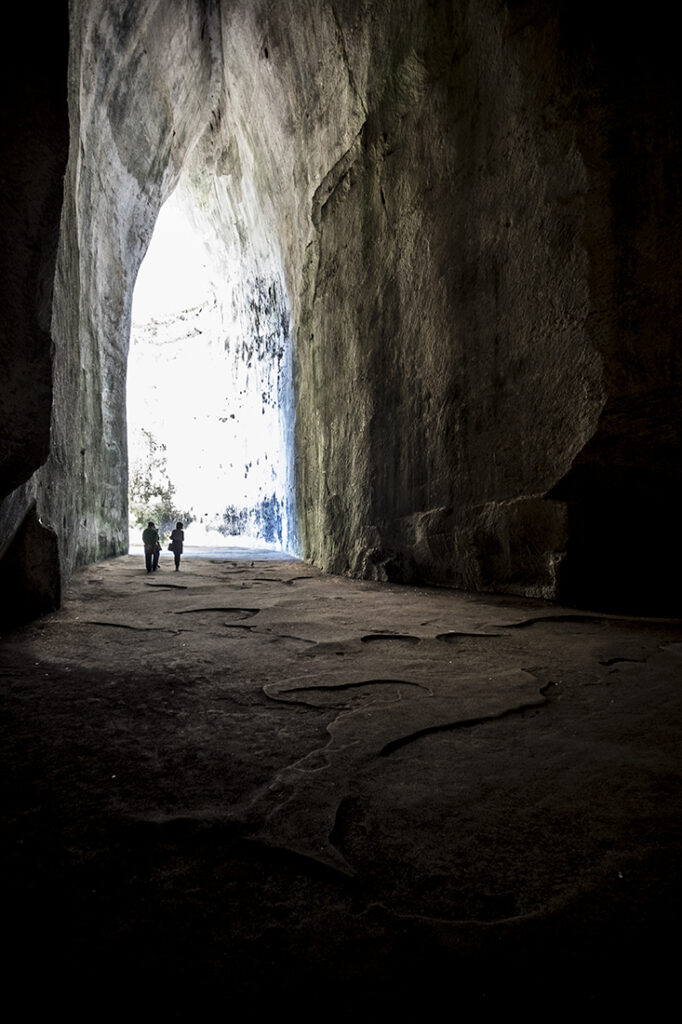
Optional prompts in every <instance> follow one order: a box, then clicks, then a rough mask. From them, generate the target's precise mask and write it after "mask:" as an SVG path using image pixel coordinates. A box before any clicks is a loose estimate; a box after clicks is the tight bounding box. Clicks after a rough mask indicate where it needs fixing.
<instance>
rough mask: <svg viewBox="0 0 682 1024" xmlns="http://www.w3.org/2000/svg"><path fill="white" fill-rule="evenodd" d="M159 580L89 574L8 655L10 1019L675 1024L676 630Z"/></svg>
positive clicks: (7, 638)
mask: <svg viewBox="0 0 682 1024" xmlns="http://www.w3.org/2000/svg"><path fill="white" fill-rule="evenodd" d="M171 566H172V560H171V558H170V556H168V557H164V558H162V561H161V569H160V570H159V572H158V573H157V574H156V576H154V577H153V578H151V579H150V577H149V576H148V575H147V574H146V572H145V570H144V562H143V559H142V558H141V557H137V558H134V557H124V558H119V559H113V560H109V561H107V562H102V563H98V564H95V565H93V566H91V567H88V568H86V569H83V570H80V571H78V572H77V573H76V575H75V576H74V578H73V581H72V583H71V586H70V589H69V592H68V596H67V600H66V601H65V603H64V607H63V608H62V610H61V611H60V612H58V613H55V614H51V615H48V616H46V617H44V618H43V619H42V620H41V621H40V622H39V623H37V624H34V625H32V626H28V627H26V628H25V629H24V630H22V631H20V632H15V633H13V634H7V633H5V634H4V636H3V639H2V641H1V642H0V677H1V678H2V699H3V714H4V720H5V722H6V728H5V729H4V730H3V740H2V755H3V769H4V777H5V778H7V779H10V780H12V785H11V787H10V788H9V790H8V792H7V794H6V796H5V798H4V799H3V836H4V840H5V844H6V845H5V848H4V849H5V850H6V854H5V855H4V856H5V860H4V861H3V872H2V877H3V884H4V885H5V886H6V888H5V890H4V892H3V908H4V913H5V919H6V927H7V928H8V930H9V931H10V933H11V935H12V947H11V949H10V950H9V951H8V953H6V954H5V955H6V958H7V960H6V966H8V967H9V969H8V970H7V982H6V991H7V993H8V995H9V994H10V993H11V992H12V991H14V989H13V986H14V985H17V986H21V992H22V999H23V1000H24V1005H25V1006H27V1007H29V1006H31V1005H32V1003H40V1006H41V1007H44V1006H48V1005H49V1007H51V1008H52V1010H53V1011H54V1009H55V1007H58V1006H61V1005H62V1004H63V1005H64V1006H68V1007H69V1009H70V1013H71V1015H72V1017H73V1015H74V1014H76V1016H75V1017H74V1019H81V1017H80V1014H81V1012H84V1013H85V1014H88V1013H89V1014H90V1016H91V1013H92V1005H93V1003H92V1000H93V999H95V1000H96V1001H97V1000H102V999H103V998H104V996H103V994H102V993H106V1000H107V1003H106V1011H107V1012H111V1014H112V1016H114V1015H116V1012H118V1011H120V1010H122V1008H124V1007H125V1006H126V1005H130V1000H131V999H133V1000H134V1002H135V1005H136V1006H137V1007H138V1009H144V1010H145V1011H146V1010H149V1011H150V1012H156V1013H161V1012H163V1013H164V1015H166V1013H170V1014H171V1019H172V1018H173V1016H175V1015H185V1016H186V1015H187V1013H194V1014H195V1015H196V1014H197V1013H199V1015H200V1016H201V1015H202V1014H203V1013H204V1012H207V1011H208V1009H209V1008H211V1009H215V1008H216V1007H218V1008H220V1009H221V1010H228V1009H230V1008H232V1009H233V1010H234V1009H235V1007H236V1006H237V1005H243V1006H245V1007H246V1011H248V1012H246V1011H245V1016H247V1017H248V1013H251V1014H252V1015H253V1017H254V1019H256V1018H257V1017H258V1015H259V1014H263V1013H265V1012H266V1011H267V1012H271V1011H274V1010H279V1011H281V1009H282V1007H283V1006H284V1005H286V1006H287V1007H288V1008H291V1007H297V1012H298V1015H299V1017H302V1018H303V1019H312V1018H313V1016H315V1017H317V1016H319V1013H320V1009H319V1007H320V1005H324V1006H325V1010H324V1015H325V1017H329V1019H332V1020H343V1019H347V1018H348V1015H349V1013H351V1012H353V1011H354V1012H356V1013H357V1014H358V1015H359V1017H360V1019H363V1020H371V1019H383V1016H384V1015H385V1014H386V1013H390V1014H391V1015H392V1016H396V1017H397V1019H404V1017H405V1016H406V1015H407V1014H408V1012H409V1013H410V1014H411V1015H413V1014H416V1013H419V1012H421V1013H424V1012H427V1013H430V1012H431V1010H433V1012H434V1013H435V1012H436V1009H437V1008H438V1007H439V1005H440V1004H441V1002H442V999H443V998H447V999H449V1000H451V1001H453V1002H456V1004H457V1007H458V1009H459V1010H461V1011H462V1012H464V1011H466V1012H467V1013H473V1012H477V1011H478V1010H480V1007H481V1006H484V1007H486V1008H494V1009H495V1010H500V1011H502V1010H506V1011H509V1010H511V1009H514V1010H516V1009H523V1010H524V1012H525V1014H526V1016H528V1015H531V1017H532V1019H534V1018H535V1015H539V1014H541V1015H542V1016H544V1015H545V1014H546V1012H547V1006H548V1005H551V1000H552V999H556V998H557V993H561V1001H562V1006H563V1007H564V1008H565V1009H567V1008H570V1009H571V1010H572V1011H575V1012H578V1010H579V1009H580V1008H581V1007H584V1006H586V1005H589V1006H591V1007H593V1008H598V1009H600V1010H602V1009H603V1010H604V1011H606V1010H607V1009H610V1010H611V1011H616V1010H618V1011H620V1010H624V1009H625V1008H626V1007H629V1008H630V1009H632V1008H633V1007H637V1008H641V1009H642V1010H646V1009H648V1012H650V1013H651V1012H653V1013H654V1014H656V1013H657V1012H658V1010H659V1009H660V1011H661V1013H664V1012H665V1008H666V1005H667V1000H668V999H669V998H670V995H671V994H673V989H674V986H675V984H676V973H675V970H674V966H675V962H676V961H675V957H676V948H675V944H674V942H671V940H670V934H671V933H672V932H673V931H674V925H675V922H676V920H677V918H678V916H679V911H680V907H679V887H678V865H679V856H680V832H679V800H678V796H679V783H680V765H679V756H678V751H679V728H680V724H681V723H680V712H681V705H680V693H679V684H680V667H681V660H680V659H681V654H682V642H681V639H682V633H681V632H680V622H679V621H677V622H673V621H664V620H653V619H649V620H636V619H632V618H627V617H617V616H604V615H595V614H579V613H576V612H575V611H571V610H570V609H565V608H561V607H556V606H555V607H548V606H547V605H545V604H543V603H542V602H540V601H529V600H525V601H524V600H521V599H516V598H502V597H487V598H482V597H473V596H466V595H461V594H460V595H456V594H454V593H452V592H447V591H443V590H437V589H429V588H412V587H404V586H393V585H390V584H388V585H385V584H378V583H374V582H367V581H353V580H348V579H344V578H339V577H331V576H329V575H324V574H322V573H321V572H320V571H319V570H316V569H314V568H312V567H309V566H306V565H305V564H302V563H301V562H295V561H288V562H287V561H269V562H260V563H258V562H255V563H254V564H249V563H248V562H246V563H245V562H230V561H229V560H226V561H213V562H211V561H208V560H202V559H189V558H188V559H184V560H183V563H182V568H181V571H180V573H175V572H173V571H172V568H171ZM369 636H375V637H376V640H374V641H372V642H367V637H369ZM444 636H446V637H449V638H450V639H449V640H448V642H443V640H442V637H444ZM406 637H409V638H411V641H412V642H408V641H407V640H406V639H405V638H406ZM36 976H39V977H40V978H41V985H40V986H32V985H31V984H30V980H31V979H32V978H34V977H36ZM321 1000H322V1003H321V1002H320V1001H321Z"/></svg>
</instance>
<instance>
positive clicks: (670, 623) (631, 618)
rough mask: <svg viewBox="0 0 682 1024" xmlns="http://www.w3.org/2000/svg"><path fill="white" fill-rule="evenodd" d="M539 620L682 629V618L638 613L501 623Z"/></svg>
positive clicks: (513, 625) (511, 625) (517, 625)
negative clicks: (649, 615)
mask: <svg viewBox="0 0 682 1024" xmlns="http://www.w3.org/2000/svg"><path fill="white" fill-rule="evenodd" d="M539 622H585V623H588V624H589V623H597V624H599V623H602V624H604V625H607V624H611V623H616V624H618V623H619V622H623V623H625V624H627V625H642V626H665V627H666V629H671V628H672V629H682V619H656V618H641V617H638V616H636V615H540V616H538V617H537V618H534V619H523V620H522V621H521V622H503V623H500V629H525V628H526V627H527V626H534V625H536V624H537V623H539Z"/></svg>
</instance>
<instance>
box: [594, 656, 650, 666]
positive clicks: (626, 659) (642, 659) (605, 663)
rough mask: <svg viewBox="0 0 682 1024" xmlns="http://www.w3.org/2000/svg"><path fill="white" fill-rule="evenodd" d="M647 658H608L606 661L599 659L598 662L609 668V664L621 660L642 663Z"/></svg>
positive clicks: (614, 663)
mask: <svg viewBox="0 0 682 1024" xmlns="http://www.w3.org/2000/svg"><path fill="white" fill-rule="evenodd" d="M647 660H648V659H647V658H609V659H608V660H607V661H600V662H599V664H600V665H603V666H604V667H605V668H610V666H611V665H619V664H620V663H621V662H623V661H627V662H633V663H636V664H640V665H643V664H644V663H645V662H646V661H647Z"/></svg>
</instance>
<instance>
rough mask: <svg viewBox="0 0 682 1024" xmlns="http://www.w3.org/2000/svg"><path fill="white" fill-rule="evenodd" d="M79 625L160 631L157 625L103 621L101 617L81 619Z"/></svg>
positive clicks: (151, 631)
mask: <svg viewBox="0 0 682 1024" xmlns="http://www.w3.org/2000/svg"><path fill="white" fill-rule="evenodd" d="M74 625H77V626H111V627H113V628H114V629H134V630H137V631H138V632H141V633H158V627H157V626H132V625H130V623H129V622H103V621H101V620H99V619H80V620H79V621H78V622H77V623H74Z"/></svg>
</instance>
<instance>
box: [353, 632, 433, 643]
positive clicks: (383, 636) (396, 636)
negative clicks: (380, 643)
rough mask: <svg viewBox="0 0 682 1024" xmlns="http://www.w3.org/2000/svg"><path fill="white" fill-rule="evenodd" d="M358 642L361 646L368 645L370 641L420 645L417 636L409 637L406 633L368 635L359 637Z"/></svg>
mask: <svg viewBox="0 0 682 1024" xmlns="http://www.w3.org/2000/svg"><path fill="white" fill-rule="evenodd" d="M360 640H361V641H362V643H363V644H369V643H371V642H372V640H401V641H402V642H403V643H408V644H418V643H421V641H420V639H419V637H418V636H410V635H409V634H408V633H368V634H367V635H366V636H361V637H360Z"/></svg>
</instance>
